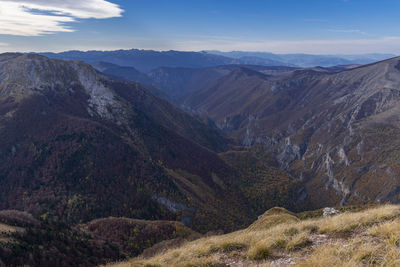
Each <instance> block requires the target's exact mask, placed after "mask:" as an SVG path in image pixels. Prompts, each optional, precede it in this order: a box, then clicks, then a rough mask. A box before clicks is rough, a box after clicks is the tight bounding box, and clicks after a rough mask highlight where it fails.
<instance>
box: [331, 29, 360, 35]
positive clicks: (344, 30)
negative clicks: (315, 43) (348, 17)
mask: <svg viewBox="0 0 400 267" xmlns="http://www.w3.org/2000/svg"><path fill="white" fill-rule="evenodd" d="M328 31H329V32H337V33H358V34H362V35H368V33H366V32H363V31H361V30H353V29H328Z"/></svg>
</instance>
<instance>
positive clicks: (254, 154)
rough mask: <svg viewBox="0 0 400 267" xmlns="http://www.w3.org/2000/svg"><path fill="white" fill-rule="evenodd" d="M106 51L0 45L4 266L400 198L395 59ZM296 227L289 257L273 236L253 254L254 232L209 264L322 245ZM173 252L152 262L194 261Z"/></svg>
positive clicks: (131, 248)
mask: <svg viewBox="0 0 400 267" xmlns="http://www.w3.org/2000/svg"><path fill="white" fill-rule="evenodd" d="M203 56H204V55H203ZM179 57H180V55H179V56H178V59H179ZM93 60H94V59H93ZM105 60H107V57H106V56H104V57H103V56H101V57H96V58H95V61H93V62H92V63H91V64H89V63H84V62H82V61H77V60H70V61H65V60H61V59H51V58H48V57H45V56H42V55H37V54H20V53H6V54H1V55H0V104H1V108H0V137H1V138H0V142H1V143H0V170H1V171H0V173H1V174H0V208H1V210H2V211H1V212H3V213H4V214H5V215H4V219H3V220H0V223H1V224H0V225H1V227H2V228H1V229H2V230H1V231H2V235H1V236H0V238H1V239H0V240H2V241H1V242H2V243H1V244H2V245H1V246H0V247H2V250H0V259H1V260H2V261H3V262H4V264H6V265H19V264H22V263H23V262H28V264H30V265H33V266H37V265H42V266H52V265H57V266H61V265H63V263H62V262H63V261H64V262H65V266H70V265H73V264H83V265H84V266H96V265H99V264H105V263H107V262H110V261H119V260H124V259H127V258H130V257H136V256H138V255H141V254H142V253H143V254H142V255H147V256H146V257H148V258H149V262H153V261H155V262H159V261H160V260H161V258H162V257H169V256H168V255H169V254H168V253H170V252H168V251H167V252H165V248H166V247H169V246H171V247H177V249H178V250H179V249H180V248H179V247H181V246H182V249H183V250H184V249H185V246H186V244H192V243H191V242H194V243H193V244H200V243H201V242H203V241H197V240H198V239H199V240H203V239H204V238H206V240H208V239H207V238H209V239H210V240H215V242H222V241H220V240H228V239H230V238H231V236H232V238H233V236H235V235H237V233H240V232H241V231H244V232H246V231H250V233H249V234H250V235H253V233H252V231H256V230H254V229H255V228H254V227H253V225H255V224H262V225H264V224H265V223H264V222H261V221H263V219H262V218H263V217H259V216H260V215H261V214H263V213H264V212H265V211H266V210H269V209H271V208H273V207H276V206H279V207H283V208H285V209H287V210H288V211H285V212H284V213H285V214H286V213H287V214H290V216H292V217H290V218H292V219H293V221H295V222H297V221H298V219H300V220H303V219H307V218H309V216H314V215H312V214H314V213H313V212H310V210H318V209H320V208H323V207H329V206H331V207H337V208H338V209H341V210H343V211H347V210H348V209H350V210H354V209H358V208H357V207H362V206H363V205H370V204H383V203H398V201H399V200H398V199H399V198H400V195H399V194H400V192H399V190H398V188H399V186H400V182H399V180H398V179H397V176H398V171H399V170H398V160H397V155H398V154H399V146H398V144H397V141H396V140H397V138H395V137H396V136H397V135H398V132H399V124H398V119H397V117H398V116H397V115H396V114H397V113H398V105H399V99H400V98H399V96H400V94H399V92H400V91H399V89H398V88H400V68H399V66H400V59H399V58H392V59H388V60H384V61H381V62H377V63H373V64H369V65H358V64H356V65H353V64H352V65H339V66H331V67H313V68H300V67H294V66H263V65H247V64H236V62H227V63H228V64H225V65H216V66H202V67H199V66H195V67H165V66H158V67H156V68H155V69H152V70H150V71H148V72H142V71H140V70H137V69H135V68H134V67H128V66H120V65H116V64H115V63H108V62H106V61H105ZM232 63H234V64H232ZM207 64H208V63H207ZM348 207H354V208H348ZM382 209H384V208H382ZM388 209H395V208H394V207H389V208H388ZM1 212H0V213H1ZM271 212H272V211H271ZM302 212H303V213H302ZM304 212H305V213H304ZM385 212H386V211H385ZM316 213H317V214H318V211H316ZM304 214H309V215H304ZM345 214H347V213H345ZM345 214H344V215H343V216H345ZM0 215H1V214H0ZM264 216H265V215H264ZM274 216H275V215H274ZM285 216H286V215H285ZM288 216H289V215H288ZM302 216H305V217H302ZM346 216H350V215H346ZM357 216H358V215H357ZM393 216H395V215H393ZM15 218H17V219H15ZM257 218H258V220H257ZM379 218H380V217H379ZM394 218H397V217H396V216H395V217H393V219H394ZM0 219H1V216H0ZM292 219H290V222H291V221H292ZM260 220H261V221H260ZM268 220H269V219H268ZM285 220H286V219H285ZM373 220H378V221H379V222H381V220H380V219H373ZM382 220H383V219H382ZM254 221H256V222H255V223H253V222H254ZM279 221H280V219H279ZM374 222H375V221H374ZM252 223H253V224H252ZM284 223H285V225H286V224H287V222H286V221H285V222H284ZM304 223H305V224H308V222H307V223H306V222H304ZM246 227H250V228H248V229H250V230H239V229H245V228H246ZM271 227H275V223H274V224H273V225H272V226H271ZM277 227H278V226H277ZM285 227H286V226H285ZM288 227H289V226H288ZM290 227H292V226H290ZM293 227H294V226H293ZM296 227H297V226H296ZM253 228H254V229H253ZM271 229H272V228H271ZM285 229H286V228H285ZM238 230H239V232H233V231H238ZM364 230H365V229H364ZM364 230H363V231H364ZM257 231H259V230H257ZM257 231H256V232H257ZM263 231H264V230H263ZM268 231H269V230H268ZM268 231H267V232H266V233H265V234H268V233H269V232H268ZM302 231H303V230H301V231H300V230H299V233H298V234H297V235H298V236H297V235H296V236H294V237H293V238H294V239H293V240H292V239H290V240H289V239H288V240H286V239H285V240H286V241H285V242H286V243H285V246H286V251H287V252H288V251H290V253H289V254H288V253H287V252H283V251H280V250H279V249H277V250H276V249H275V247H268V248H266V249H265V251H264V250H262V251H261V252H257V251H256V250H257V249H256V248H253V245H254V244H253V243H254V242H255V243H257V242H259V241H260V242H261V240H259V241H257V242H256V241H254V240H253V239H252V240H253V241H246V242H245V244H242V243H240V242H239V243H240V248H239V247H236V245H234V246H233V248H232V250H231V248H230V247H231V246H230V245H227V246H228V247H229V249H225V248H222V250H220V249H218V248H216V250H215V253H214V252H212V253H211V252H210V253H208V254H207V253H206V254H207V255H206V254H204V255H203V256H200V258H201V257H205V258H204V259H203V258H202V259H201V260H200V261H201V262H210V264H211V263H212V262H214V261H216V262H220V264H225V265H223V266H226V265H227V264H228V265H229V266H236V265H235V264H233V263H232V262H237V261H239V262H241V261H242V260H241V259H245V260H244V261H243V262H242V263H240V264H242V265H240V266H253V264H255V262H264V261H265V258H268V260H267V262H266V264H275V263H274V262H275V260H276V261H277V262H278V263H279V262H280V260H282V261H284V260H285V259H287V258H290V259H291V258H295V259H296V263H297V262H298V261H299V259H300V261H303V260H308V258H307V257H308V256H307V257H305V256H304V255H303V254H304V253H306V254H307V255H309V254H308V253H309V252H304V251H300V252H299V253H300V254H298V252H297V248H296V249H294V250H293V251H295V252H293V253H294V254H292V249H287V246H290V245H289V244H291V243H293V242H297V241H295V240H297V239H299V240H303V239H304V240H306V239H307V238H308V239H307V240H311V241H310V242H308V241H307V242H306V243H307V244H308V243H310V244H311V243H318V242H319V241H318V240H319V239H320V237H321V235H324V234H323V233H322V232H321V231H322V230H318V231H319V232H321V233H319V234H316V233H315V232H313V231H311V232H302ZM360 231H361V230H360ZM368 231H369V230H368ZM371 231H372V230H371ZM231 232H232V234H228V235H227V236H225V235H223V236H221V234H223V233H231ZM257 233H258V232H257ZM307 235H309V236H308V237H306V236H307ZM42 236H47V237H46V238H44V237H42ZM239 236H241V235H239ZM235 238H236V237H234V238H233V239H235ZM238 238H239V237H238ZM241 238H242V237H240V239H241ZM243 238H244V237H243ZM321 238H322V237H321ZM324 238H325V237H324ZM235 240H236V239H235ZM331 240H335V241H337V239H336V237H332V238H331V237H329V238H328V241H329V242H331ZM76 242H78V243H79V245H78V243H76ZM196 242H197V243H196ZM199 242H200V243H199ZM207 242H208V241H207ZM213 242H214V241H213ZM224 242H225V241H224ZM227 242H228V241H227ZM229 242H231V241H229ZM229 242H228V243H229ZM232 242H233V241H232ZM235 242H236V241H235ZM235 242H234V244H236V243H235ZM282 242H283V241H282ZM299 242H300V241H299ZM321 242H322V241H321ZM324 242H325V241H324ZM345 242H347V241H346V240H345ZM207 244H208V243H207ZM229 244H230V243H229ZM318 244H319V243H318ZM329 244H330V243H329ZM346 244H347V243H346ZM72 246H74V247H76V250H74V251H73V252H72V251H71V249H70V247H72ZM196 246H197V245H196ZM201 246H204V245H201ZM207 246H208V245H207ZM221 246H222V247H225V245H221ZM238 246H239V245H238ZM271 246H272V245H271ZM294 246H297V245H296V244H294ZM307 246H308V245H306V246H305V247H307ZM191 250H192V249H191ZM211 250H212V249H211V248H210V251H211ZM275 250H276V253H278V254H277V255H275V254H274V253H275V252H274V251H275ZM22 251H25V252H26V253H22ZM196 251H197V250H196ZM307 251H308V250H307ZM164 252H165V253H166V254H164ZM264 252H265V253H266V254H265V253H264ZM160 253H161V254H160ZM196 253H197V252H196ZM199 253H200V252H199ZM230 253H235V255H233V256H232V255H231V254H230ZM254 253H255V254H254ZM258 253H261V254H262V255H264V254H265V255H266V256H265V257H264V256H262V257H261V256H260V257H261V258H259V256H257V255H259V254H258ZM271 253H272V254H271ZM253 254H254V255H255V256H251V255H253ZM267 254H268V255H267ZM17 255H18V256H17ZM74 255H75V256H74ZM76 255H80V256H76ZM89 255H91V256H90V257H89ZM100 255H102V256H100ZM158 255H160V256H158ZM152 257H154V259H153V258H152ZM157 257H161V258H160V259H159V258H157ZM190 257H191V256H190ZM193 257H194V256H193ZM196 257H197V256H196ZM221 257H222V258H221ZM17 258H18V260H17ZM55 258H57V259H58V260H61V259H62V260H61V261H57V262H55V261H54V259H55ZM174 260H176V262H175V261H174V262H172V261H171V262H170V263H168V264H167V263H166V262H169V261H170V259H168V260H166V259H162V261H163V262H164V263H163V264H160V263H154V264H153V263H151V264H153V265H152V266H158V265H161V266H164V265H165V264H167V265H171V264H172V266H180V265H179V264H181V263H182V264H183V265H182V266H186V265H185V262H186V261H188V260H189V261H191V260H193V259H190V258H189V259H186V258H185V259H183V258H182V259H181V258H180V257H177V258H176V259H174ZM310 260H311V258H310ZM142 262H144V263H143V264H144V265H143V266H145V265H146V264H147V263H145V262H147V260H145V261H142V260H138V261H136V260H132V263H126V264H128V265H129V264H132V266H142V265H141V264H142ZM0 263H1V262H0ZM231 263H232V264H233V265H232V264H231ZM157 264H158V265H157ZM199 264H200V262H199ZM243 264H244V265H243ZM282 264H283V263H282ZM302 264H303V263H302ZM304 264H306V263H304ZM307 264H308V263H307ZM195 266H199V265H195ZM210 266H214V265H212V264H211V265H210ZM215 266H217V265H215ZM218 266H219V265H218ZM221 266H222V265H221ZM238 266H239V265H238ZM304 266H307V265H304Z"/></svg>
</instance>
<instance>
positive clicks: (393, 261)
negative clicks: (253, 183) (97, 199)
mask: <svg viewBox="0 0 400 267" xmlns="http://www.w3.org/2000/svg"><path fill="white" fill-rule="evenodd" d="M308 215H309V216H308ZM308 215H307V214H305V213H302V214H301V217H302V218H307V217H312V218H309V219H300V218H299V216H297V215H296V214H293V213H290V212H288V211H286V210H284V209H281V208H274V209H271V210H269V211H267V212H266V213H265V214H264V215H263V216H261V217H260V218H259V219H258V220H257V221H256V222H255V223H253V224H252V225H251V226H250V227H249V228H247V229H244V230H241V231H237V232H233V233H230V234H227V235H222V236H213V237H206V238H201V239H199V240H195V241H192V242H188V243H186V244H185V245H183V246H181V247H179V248H175V249H170V250H168V251H166V252H164V253H162V254H159V255H156V256H154V257H152V258H148V259H143V258H135V259H132V260H130V261H129V262H124V263H121V264H116V265H112V266H114V267H116V266H271V265H272V266H286V265H290V264H293V265H295V266H307V267H308V266H398V265H399V264H400V250H399V246H400V206H395V205H385V206H378V207H369V208H366V209H365V210H359V211H351V210H349V211H345V210H344V212H343V213H342V214H340V215H336V216H333V217H328V218H324V217H321V216H318V212H313V213H311V214H308ZM315 216H317V217H315ZM239 264H243V265H239Z"/></svg>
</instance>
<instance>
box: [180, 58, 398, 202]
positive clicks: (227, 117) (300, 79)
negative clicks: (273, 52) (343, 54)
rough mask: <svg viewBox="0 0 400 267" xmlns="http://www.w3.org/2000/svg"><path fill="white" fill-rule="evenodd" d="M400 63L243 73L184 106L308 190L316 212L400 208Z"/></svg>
mask: <svg viewBox="0 0 400 267" xmlns="http://www.w3.org/2000/svg"><path fill="white" fill-rule="evenodd" d="M399 89H400V58H393V59H390V60H386V61H382V62H378V63H375V64H370V65H365V66H362V67H358V68H354V69H350V70H346V71H341V72H334V73H324V72H321V71H315V70H298V71H294V72H292V73H289V74H287V75H284V76H280V77H270V76H268V75H264V74H261V73H259V72H255V71H253V70H249V69H246V68H240V69H237V70H236V71H234V72H232V73H230V74H229V75H227V76H225V77H223V78H221V79H219V80H217V81H216V82H214V83H213V84H212V85H210V86H209V87H206V88H204V89H202V90H200V91H198V92H195V93H194V94H192V96H190V97H189V98H188V99H187V100H186V102H185V104H186V105H188V106H189V107H190V108H192V109H193V110H196V112H198V113H200V114H205V115H207V116H209V117H210V118H212V119H213V120H214V121H215V123H216V125H217V126H219V127H220V129H222V130H224V131H225V132H227V133H230V134H232V135H234V136H236V137H237V138H238V140H239V141H240V142H241V143H242V144H243V145H247V146H258V145H261V146H262V147H263V148H264V150H265V151H268V152H270V153H272V155H274V156H275V158H276V160H277V161H278V162H279V164H280V167H281V168H282V169H284V170H287V171H289V172H290V173H291V174H292V175H294V176H296V177H300V178H301V179H302V180H303V181H304V182H305V183H306V191H307V194H308V198H309V199H311V202H312V203H314V204H315V205H316V206H320V205H328V204H343V205H344V204H356V203H358V204H359V203H366V202H385V201H391V202H395V203H396V202H398V201H399V199H400V195H399V193H400V191H399V185H400V182H399V180H398V179H397V177H398V176H399V175H398V172H399V162H398V157H397V155H398V154H399V152H400V151H399V149H400V147H399V145H398V142H397V141H396V140H397V139H398V138H396V137H397V136H398V135H399V133H400V131H399V123H398V119H397V118H398V114H399V104H400V102H399V100H400V97H399V96H400V91H399Z"/></svg>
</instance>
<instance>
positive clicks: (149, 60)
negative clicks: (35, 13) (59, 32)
mask: <svg viewBox="0 0 400 267" xmlns="http://www.w3.org/2000/svg"><path fill="white" fill-rule="evenodd" d="M41 54H42V55H44V56H46V57H49V58H57V59H63V60H82V61H84V62H87V63H90V64H92V63H95V62H108V63H112V64H116V65H119V66H123V67H134V68H136V69H137V70H138V71H140V72H145V73H146V72H149V71H151V70H154V69H156V68H159V67H174V68H204V67H215V66H220V65H232V64H236V65H261V66H290V67H315V66H322V67H329V66H336V65H346V64H367V63H372V62H375V61H378V60H383V59H387V58H390V57H394V56H395V55H390V54H366V55H350V56H345V55H338V56H336V55H306V54H288V55H277V54H272V53H263V52H219V51H203V52H182V51H153V50H138V49H131V50H116V51H87V52H83V51H67V52H62V53H41Z"/></svg>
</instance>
